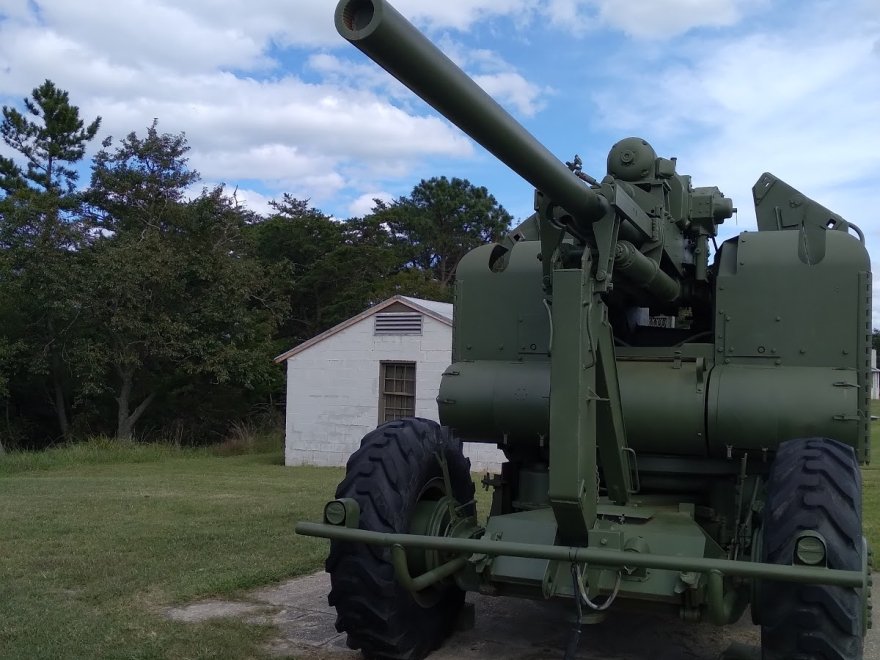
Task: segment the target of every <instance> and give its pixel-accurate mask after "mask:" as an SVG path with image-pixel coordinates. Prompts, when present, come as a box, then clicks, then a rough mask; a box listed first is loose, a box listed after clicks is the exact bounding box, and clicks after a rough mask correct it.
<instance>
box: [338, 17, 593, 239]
mask: <svg viewBox="0 0 880 660" xmlns="http://www.w3.org/2000/svg"><path fill="white" fill-rule="evenodd" d="M336 29H337V30H338V32H339V34H341V35H342V36H343V37H344V38H345V39H347V40H348V41H350V42H351V43H352V44H353V45H355V46H356V47H357V48H358V49H360V50H361V51H362V52H363V53H364V54H366V55H367V57H369V58H370V59H372V60H373V61H374V62H376V63H377V64H378V65H379V66H381V67H382V68H383V69H385V70H386V71H387V72H388V73H390V74H391V75H392V76H394V77H395V78H397V79H398V80H399V81H400V82H402V83H403V84H404V85H406V86H407V87H408V88H409V89H410V90H412V91H413V92H414V93H415V94H416V95H418V96H419V97H420V98H422V99H423V100H424V101H425V102H427V103H428V104H429V105H431V106H432V107H433V108H434V109H435V110H437V111H438V112H439V113H440V114H442V115H443V116H444V117H446V118H447V119H448V120H449V121H451V122H452V123H453V124H455V125H456V126H458V127H459V128H460V129H461V130H462V131H464V132H465V133H467V135H469V136H470V137H471V138H472V139H473V140H475V141H476V142H478V143H479V144H481V145H482V146H483V147H485V148H486V149H487V150H488V151H490V152H491V153H492V154H493V155H495V156H496V157H497V158H498V159H499V160H501V161H502V162H503V163H505V164H506V165H507V166H508V167H510V168H511V169H512V170H513V171H514V172H516V173H517V174H519V175H520V176H521V177H522V178H523V179H525V180H526V181H528V182H529V183H531V184H532V185H533V186H534V187H535V188H537V189H538V190H540V191H541V192H543V193H544V194H545V195H548V196H549V197H550V199H552V200H553V201H554V202H555V203H557V204H559V205H560V206H562V207H563V208H564V209H565V210H566V211H568V213H570V214H571V215H572V216H573V217H574V218H575V220H576V221H578V222H592V221H595V220H598V219H599V218H601V217H602V216H604V215H605V213H606V212H607V211H608V209H609V205H608V203H607V202H606V201H605V199H604V198H603V197H601V196H600V195H597V194H596V193H595V192H594V191H593V190H591V189H590V188H588V187H587V186H586V185H585V184H584V183H583V182H582V181H581V180H580V179H578V178H577V177H576V176H575V175H574V174H573V173H572V172H571V171H570V170H569V169H568V168H567V167H566V166H565V165H564V164H563V163H562V162H561V161H560V160H559V159H557V158H556V156H554V155H553V154H552V153H550V151H549V150H548V149H547V148H546V147H544V145H542V144H541V143H540V142H538V141H537V140H536V139H535V137H534V136H533V135H532V134H531V133H529V132H528V131H527V130H526V129H525V128H523V127H522V125H521V124H519V122H517V121H516V120H515V119H514V118H513V117H511V116H510V114H508V112H507V111H506V110H504V108H502V107H501V106H500V105H498V103H496V102H495V100H494V99H492V97H490V96H489V95H488V94H487V93H486V92H485V91H483V89H481V88H480V86H479V85H477V83H475V82H474V81H473V80H471V79H470V78H469V77H468V76H467V74H465V73H464V71H462V70H461V69H459V68H458V67H457V66H456V65H455V64H454V63H453V62H452V60H450V59H449V58H448V57H446V56H445V55H444V54H443V53H442V52H440V50H439V49H438V48H437V47H436V46H434V44H432V43H431V42H430V41H428V39H427V38H426V37H425V36H424V35H422V34H421V33H420V32H419V31H418V30H417V29H416V28H415V27H413V25H412V24H411V23H410V22H409V21H407V20H406V19H405V18H404V17H403V16H401V15H400V14H399V13H398V12H397V10H395V9H394V7H392V6H391V5H389V4H388V3H387V2H384V0H342V2H340V3H339V4H338V5H337V7H336Z"/></svg>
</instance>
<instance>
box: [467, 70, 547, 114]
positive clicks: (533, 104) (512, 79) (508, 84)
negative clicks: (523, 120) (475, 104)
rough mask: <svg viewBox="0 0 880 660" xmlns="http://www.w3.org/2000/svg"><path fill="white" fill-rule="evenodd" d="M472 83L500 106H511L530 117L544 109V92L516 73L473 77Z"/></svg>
mask: <svg viewBox="0 0 880 660" xmlns="http://www.w3.org/2000/svg"><path fill="white" fill-rule="evenodd" d="M474 81H475V82H476V83H477V84H478V85H479V86H480V87H482V88H483V89H484V90H485V91H486V93H487V94H489V96H491V97H493V98H494V99H495V100H496V101H498V103H500V104H501V105H510V106H513V107H514V108H515V109H516V110H517V112H519V113H521V114H523V115H525V116H526V117H531V116H533V115H534V114H535V113H537V112H538V111H539V110H541V109H542V108H543V107H544V105H545V104H544V102H543V100H542V99H543V97H544V95H545V94H546V90H544V89H542V88H540V87H538V86H537V85H535V84H533V83H530V82H529V81H528V80H526V79H525V78H523V77H522V76H521V75H520V74H518V73H513V72H508V73H492V74H485V75H478V76H474Z"/></svg>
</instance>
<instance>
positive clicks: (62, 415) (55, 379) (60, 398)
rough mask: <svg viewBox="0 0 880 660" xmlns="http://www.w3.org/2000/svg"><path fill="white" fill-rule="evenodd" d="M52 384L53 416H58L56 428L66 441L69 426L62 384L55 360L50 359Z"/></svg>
mask: <svg viewBox="0 0 880 660" xmlns="http://www.w3.org/2000/svg"><path fill="white" fill-rule="evenodd" d="M52 362H53V367H52V384H53V386H54V388H55V414H56V415H57V416H58V428H59V429H60V430H61V435H62V437H63V438H64V439H65V440H67V438H68V435H69V433H70V424H69V423H68V421H67V407H66V404H65V402H64V384H63V383H62V382H61V374H60V373H59V370H58V367H57V366H56V363H57V358H55V357H53V359H52Z"/></svg>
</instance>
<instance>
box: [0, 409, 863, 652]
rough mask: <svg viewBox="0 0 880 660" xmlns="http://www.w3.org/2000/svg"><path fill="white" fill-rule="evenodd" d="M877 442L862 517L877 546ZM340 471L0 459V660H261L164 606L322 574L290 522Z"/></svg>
mask: <svg viewBox="0 0 880 660" xmlns="http://www.w3.org/2000/svg"><path fill="white" fill-rule="evenodd" d="M876 426H877V423H875V427H876ZM875 431H876V432H880V428H876V429H875ZM875 437H877V436H876V433H875ZM875 446H876V447H878V451H876V452H875V465H874V466H873V467H866V468H865V469H864V470H863V475H864V524H865V529H866V533H867V535H868V538H869V540H870V541H871V542H872V544H873V546H874V547H875V548H880V442H875ZM342 474H343V471H342V470H341V469H333V468H285V467H283V466H282V465H281V453H280V449H279V450H274V451H268V452H264V453H256V454H247V455H242V456H226V457H221V456H217V455H215V454H213V453H211V452H209V451H208V450H180V449H173V448H165V447H159V446H143V445H134V446H130V447H122V448H120V447H119V446H118V445H114V444H112V443H106V442H105V443H91V444H86V445H78V446H74V447H70V448H65V449H61V450H53V451H49V452H43V453H41V454H29V455H26V454H13V455H10V456H7V457H4V458H2V459H0V502H2V504H0V658H4V659H5V658H27V659H31V658H33V659H38V658H132V659H135V658H137V659H140V658H218V657H222V658H260V657H262V652H261V650H260V649H261V645H262V643H263V642H264V641H265V640H266V639H267V638H268V637H269V636H271V635H272V633H273V631H272V630H271V628H269V627H267V626H255V625H250V624H246V623H243V622H238V621H234V620H231V619H230V620H220V621H214V622H209V623H201V624H191V623H176V622H172V621H169V620H167V619H166V618H165V617H164V616H163V609H164V608H165V607H167V606H168V605H170V604H174V603H180V602H185V601H191V600H196V599H200V598H205V597H210V596H230V595H240V593H241V592H242V591H244V590H246V589H249V588H251V587H255V586H258V585H265V584H268V583H272V582H276V581H279V580H282V579H284V578H288V577H292V576H296V575H300V574H304V573H309V572H312V571H315V570H318V569H319V568H320V566H321V564H322V562H323V559H324V557H325V554H326V551H327V543H326V542H325V541H323V540H319V539H310V538H305V537H297V536H295V535H294V534H293V523H294V521H296V520H318V519H319V518H320V515H321V509H322V507H323V504H324V502H325V501H326V500H327V499H328V498H329V497H331V496H332V494H333V490H334V488H335V486H336V483H337V482H338V481H339V480H340V479H341V478H342ZM477 492H478V495H480V500H481V501H480V508H481V511H483V512H485V511H486V509H487V507H488V497H487V496H486V495H485V494H483V491H482V489H480V488H478V491H477Z"/></svg>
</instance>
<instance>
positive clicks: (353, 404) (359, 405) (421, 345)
mask: <svg viewBox="0 0 880 660" xmlns="http://www.w3.org/2000/svg"><path fill="white" fill-rule="evenodd" d="M451 347H452V328H451V327H450V326H448V325H446V324H445V323H442V322H440V321H437V320H435V319H433V318H431V317H428V316H425V317H424V321H423V326H422V334H421V335H379V336H375V335H374V334H373V317H372V316H369V317H367V318H365V319H363V320H361V321H360V322H358V323H355V324H354V325H351V326H349V327H348V328H345V329H344V330H341V331H340V332H338V333H336V334H335V335H332V336H330V337H327V338H326V339H324V340H323V341H320V342H318V343H317V344H315V345H313V346H311V347H309V348H307V349H306V350H304V351H303V352H302V353H298V354H296V355H294V356H292V357H290V358H289V359H288V360H287V434H286V435H287V440H286V445H285V463H286V464H287V465H323V466H340V465H345V463H346V461H347V460H348V457H349V456H350V455H351V454H352V453H353V452H354V451H355V450H356V449H357V448H358V447H359V446H360V441H361V438H363V436H364V435H366V434H367V433H368V432H370V431H371V430H373V429H374V428H376V426H377V424H378V422H379V419H378V414H379V413H378V405H379V363H380V362H381V361H383V360H395V361H407V362H415V363H416V401H415V412H416V416H417V417H425V418H427V419H433V420H437V417H438V416H437V401H436V398H437V392H438V390H439V388H440V377H441V375H442V374H443V371H444V370H445V369H446V367H447V366H449V364H450V362H451V353H452V351H451ZM465 455H467V456H468V457H469V458H470V459H471V469H472V470H474V471H475V472H483V471H493V472H497V471H498V470H499V469H500V464H501V462H502V461H503V460H504V456H503V454H502V453H501V452H500V451H499V450H498V449H497V448H495V447H494V446H492V445H482V444H476V443H466V444H465Z"/></svg>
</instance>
